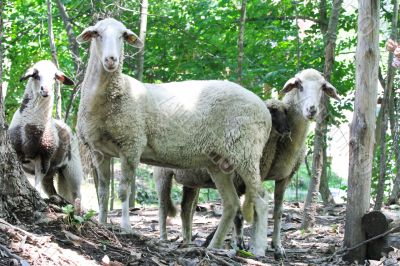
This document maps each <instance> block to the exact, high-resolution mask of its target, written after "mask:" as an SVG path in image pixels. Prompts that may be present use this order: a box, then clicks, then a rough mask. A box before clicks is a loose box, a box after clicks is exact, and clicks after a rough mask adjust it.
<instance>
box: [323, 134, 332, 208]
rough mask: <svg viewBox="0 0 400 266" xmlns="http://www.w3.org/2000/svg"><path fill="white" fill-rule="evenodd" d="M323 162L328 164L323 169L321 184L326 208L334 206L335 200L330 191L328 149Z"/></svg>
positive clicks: (324, 153)
mask: <svg viewBox="0 0 400 266" xmlns="http://www.w3.org/2000/svg"><path fill="white" fill-rule="evenodd" d="M325 141H326V139H325ZM322 161H323V162H326V163H325V164H324V165H323V167H322V174H321V183H320V184H319V193H320V194H321V198H322V201H323V202H324V205H325V206H328V205H334V204H335V200H334V198H333V196H332V193H331V191H330V189H329V182H328V180H329V177H328V173H327V168H328V167H327V166H328V158H327V155H326V149H324V151H323V159H322Z"/></svg>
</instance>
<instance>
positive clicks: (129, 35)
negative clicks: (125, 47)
mask: <svg viewBox="0 0 400 266" xmlns="http://www.w3.org/2000/svg"><path fill="white" fill-rule="evenodd" d="M124 39H125V41H127V42H128V43H129V44H130V45H132V46H134V47H136V48H139V49H142V48H143V42H142V40H141V39H139V37H138V36H137V35H136V34H135V33H133V31H131V30H129V29H127V30H126V31H125V32H124Z"/></svg>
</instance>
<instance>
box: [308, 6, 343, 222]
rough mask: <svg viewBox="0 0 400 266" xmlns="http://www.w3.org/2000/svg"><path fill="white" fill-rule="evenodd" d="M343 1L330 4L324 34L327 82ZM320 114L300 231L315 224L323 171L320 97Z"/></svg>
mask: <svg viewBox="0 0 400 266" xmlns="http://www.w3.org/2000/svg"><path fill="white" fill-rule="evenodd" d="M342 2H343V0H334V1H333V3H332V13H331V17H330V19H329V24H328V30H327V32H326V37H325V40H326V46H325V63H324V75H325V79H326V80H327V81H329V80H330V76H331V73H332V67H333V63H334V60H335V47H336V37H337V36H336V32H337V24H338V21H339V13H340V9H341V6H342ZM319 108H320V112H319V114H318V117H317V125H316V128H315V135H314V153H313V164H312V177H311V180H310V185H309V187H308V194H307V198H306V202H305V204H304V215H303V221H302V225H301V227H302V229H308V228H309V227H312V226H313V225H314V223H315V213H316V206H317V201H318V192H319V186H320V180H321V174H322V171H323V157H324V156H323V153H324V149H325V147H324V144H325V143H324V140H325V138H326V132H327V129H328V123H327V121H326V120H327V117H328V99H327V97H326V96H325V95H322V97H321V102H320V106H319Z"/></svg>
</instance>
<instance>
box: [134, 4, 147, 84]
mask: <svg viewBox="0 0 400 266" xmlns="http://www.w3.org/2000/svg"><path fill="white" fill-rule="evenodd" d="M147 10H148V1H147V0H142V1H141V7H140V33H139V38H140V39H141V40H142V42H143V48H142V50H140V51H139V53H138V57H137V75H136V77H137V79H138V80H140V81H142V80H143V71H144V43H145V40H146V31H147Z"/></svg>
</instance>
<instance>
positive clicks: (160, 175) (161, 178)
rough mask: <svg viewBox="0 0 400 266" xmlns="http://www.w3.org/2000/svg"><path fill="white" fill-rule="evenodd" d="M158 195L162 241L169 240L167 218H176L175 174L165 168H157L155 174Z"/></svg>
mask: <svg viewBox="0 0 400 266" xmlns="http://www.w3.org/2000/svg"><path fill="white" fill-rule="evenodd" d="M153 177H154V180H155V182H156V188H157V195H158V202H159V206H158V223H159V227H160V238H161V240H167V239H168V235H167V225H166V222H167V216H168V215H171V216H175V214H176V209H175V207H174V205H173V203H172V201H171V189H172V177H173V172H172V171H168V170H166V169H164V168H159V167H155V168H154V173H153Z"/></svg>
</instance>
